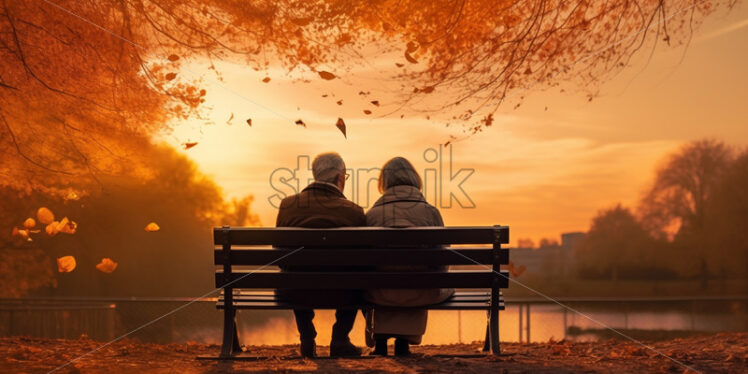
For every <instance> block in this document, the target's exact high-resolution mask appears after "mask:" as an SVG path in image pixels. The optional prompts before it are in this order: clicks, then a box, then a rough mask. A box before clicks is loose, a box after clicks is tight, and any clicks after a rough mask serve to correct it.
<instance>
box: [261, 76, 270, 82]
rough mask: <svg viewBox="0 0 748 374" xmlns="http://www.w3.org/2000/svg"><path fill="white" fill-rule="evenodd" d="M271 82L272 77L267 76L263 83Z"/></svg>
mask: <svg viewBox="0 0 748 374" xmlns="http://www.w3.org/2000/svg"><path fill="white" fill-rule="evenodd" d="M267 82H270V77H265V78H263V79H262V83H267Z"/></svg>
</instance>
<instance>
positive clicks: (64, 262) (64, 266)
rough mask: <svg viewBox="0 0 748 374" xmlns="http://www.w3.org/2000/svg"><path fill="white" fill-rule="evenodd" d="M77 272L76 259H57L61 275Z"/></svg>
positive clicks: (65, 257)
mask: <svg viewBox="0 0 748 374" xmlns="http://www.w3.org/2000/svg"><path fill="white" fill-rule="evenodd" d="M73 270H75V257H73V256H62V257H59V258H58V259H57V271H59V272H60V273H69V272H71V271H73Z"/></svg>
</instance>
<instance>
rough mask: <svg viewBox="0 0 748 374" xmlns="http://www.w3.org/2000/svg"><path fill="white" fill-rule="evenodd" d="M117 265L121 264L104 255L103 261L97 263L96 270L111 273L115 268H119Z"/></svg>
mask: <svg viewBox="0 0 748 374" xmlns="http://www.w3.org/2000/svg"><path fill="white" fill-rule="evenodd" d="M117 265H119V264H117V263H116V262H114V261H112V259H111V258H107V257H104V258H102V259H101V262H99V263H98V264H96V270H98V271H100V272H102V273H107V274H110V273H112V272H113V271H114V270H115V269H117Z"/></svg>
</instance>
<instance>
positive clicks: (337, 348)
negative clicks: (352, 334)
mask: <svg viewBox="0 0 748 374" xmlns="http://www.w3.org/2000/svg"><path fill="white" fill-rule="evenodd" d="M357 356H361V348H359V347H356V346H355V345H353V343H351V342H350V341H347V342H331V343H330V357H357Z"/></svg>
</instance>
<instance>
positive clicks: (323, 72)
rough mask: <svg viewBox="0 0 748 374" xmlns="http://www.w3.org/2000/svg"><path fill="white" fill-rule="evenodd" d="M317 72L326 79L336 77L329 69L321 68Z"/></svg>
mask: <svg viewBox="0 0 748 374" xmlns="http://www.w3.org/2000/svg"><path fill="white" fill-rule="evenodd" d="M317 73H318V74H319V76H320V78H322V79H325V80H328V81H329V80H332V79H335V78H337V77H336V76H335V74H333V73H330V72H329V71H324V70H322V71H319V72H317Z"/></svg>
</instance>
